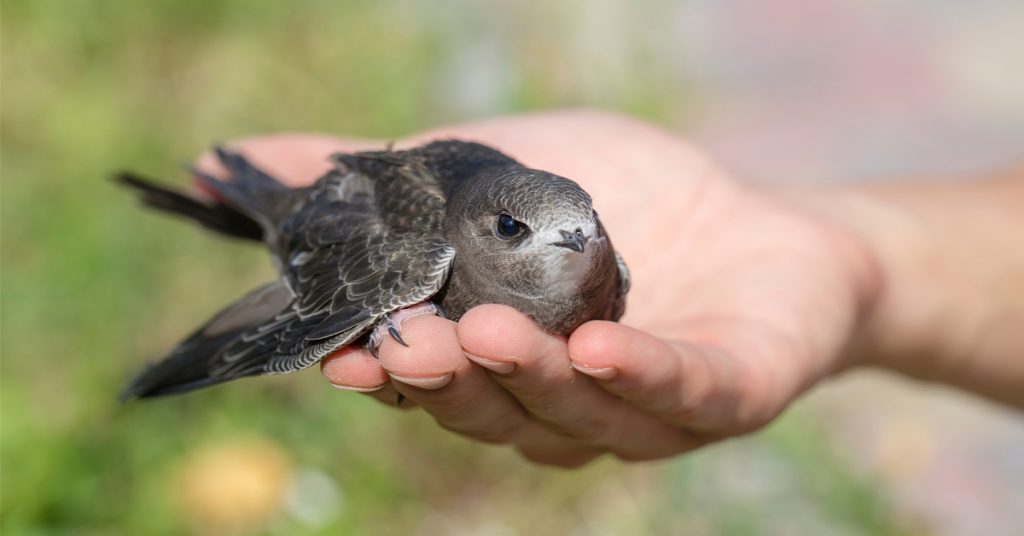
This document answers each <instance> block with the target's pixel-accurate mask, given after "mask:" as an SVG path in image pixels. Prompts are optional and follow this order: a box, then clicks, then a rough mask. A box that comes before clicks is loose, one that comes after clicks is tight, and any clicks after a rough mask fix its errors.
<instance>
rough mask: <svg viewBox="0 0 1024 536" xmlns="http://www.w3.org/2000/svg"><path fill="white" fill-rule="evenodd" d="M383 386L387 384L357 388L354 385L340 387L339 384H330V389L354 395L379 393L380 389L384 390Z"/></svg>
mask: <svg viewBox="0 0 1024 536" xmlns="http://www.w3.org/2000/svg"><path fill="white" fill-rule="evenodd" d="M385 385H387V384H386V383H382V384H380V385H378V386H376V387H358V386H355V385H342V384H340V383H331V387H333V388H335V389H340V390H342V391H353V392H356V393H372V392H374V391H380V390H381V389H383V388H384V386H385Z"/></svg>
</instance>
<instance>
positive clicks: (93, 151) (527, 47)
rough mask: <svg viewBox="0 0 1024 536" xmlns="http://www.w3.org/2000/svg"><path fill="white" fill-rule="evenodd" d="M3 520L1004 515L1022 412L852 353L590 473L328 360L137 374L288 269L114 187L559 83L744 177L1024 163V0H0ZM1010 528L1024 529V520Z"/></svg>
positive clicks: (28, 529)
mask: <svg viewBox="0 0 1024 536" xmlns="http://www.w3.org/2000/svg"><path fill="white" fill-rule="evenodd" d="M0 15H2V19H0V20H2V39H3V43H2V84H3V86H2V160H0V164H2V218H3V219H2V233H3V240H2V245H3V250H2V258H3V268H2V300H3V302H2V334H0V335H2V338H0V344H2V346H0V351H2V367H3V369H2V382H3V385H2V430H0V433H2V470H3V473H2V479H3V480H2V493H3V495H2V513H0V516H2V517H0V522H2V525H0V529H2V531H3V532H4V534H10V535H15V534H68V533H72V534H181V533H187V532H191V533H199V534H250V533H255V534H307V533H308V534H317V533H319V534H346V533H352V534H361V533H404V534H437V533H446V534H495V535H503V534H517V533H534V534H580V535H582V534H695V535H701V534H730V535H732V534H736V535H745V534H756V535H760V534H793V535H802V534H822V535H826V534H839V535H858V534H1012V533H1015V532H1016V531H1019V530H1020V527H1022V526H1024V509H1022V508H1020V505H1022V504H1024V448H1022V446H1024V419H1022V417H1021V415H1020V414H1014V413H1012V412H1010V411H1008V410H1005V409H1001V408H999V407H996V406H993V405H989V404H986V403H983V402H980V401H978V400H975V399H973V398H971V397H969V396H966V395H963V394H960V393H956V392H953V391H950V390H946V389H942V388H939V387H929V386H922V385H917V384H912V383H910V382H907V381H905V380H902V379H899V378H895V377H890V376H886V375H883V374H877V373H869V372H858V373H855V374H851V375H848V376H846V377H844V378H842V379H840V380H838V381H835V382H833V383H831V384H829V385H825V386H822V387H820V388H819V389H817V390H816V391H815V392H814V393H813V394H812V395H811V396H809V397H807V398H805V399H804V400H802V401H801V402H800V403H798V404H797V405H796V406H795V407H794V408H793V409H792V410H791V411H789V412H788V413H787V414H786V415H785V417H784V418H782V419H780V420H779V421H778V422H776V423H775V424H773V425H772V426H770V427H769V428H768V429H766V430H765V431H763V432H761V433H759V434H757V435H755V436H753V437H749V438H744V439H741V440H735V441H729V442H727V443H725V444H721V445H717V446H714V447H711V448H708V449H706V450H705V451H702V452H699V453H695V454H693V455H690V456H687V457H683V458H679V459H674V460H669V461H665V462H658V463H647V464H635V465H626V464H622V463H618V462H616V461H614V460H602V461H599V462H598V463H595V464H592V465H590V466H588V467H586V468H585V469H583V470H579V471H573V472H566V471H560V470H552V469H545V468H540V467H535V466H532V465H529V464H528V463H526V462H524V461H522V460H520V459H519V458H518V457H516V456H515V455H514V454H513V453H511V452H509V451H508V450H507V449H503V448H499V447H490V446H483V445H477V444H472V443H469V442H468V441H464V440H462V439H460V438H457V437H454V436H453V435H451V434H448V433H446V432H444V431H442V430H440V429H438V428H437V427H436V426H435V425H434V423H433V422H432V421H431V419H429V418H428V417H426V416H424V415H423V414H420V413H418V412H404V413H400V412H397V411H394V410H391V409H389V408H385V407H382V406H380V405H378V404H377V403H375V402H372V401H370V400H368V399H365V398H364V397H360V396H356V395H354V394H346V393H339V392H336V391H334V390H332V389H330V388H328V386H327V384H326V382H324V381H323V380H322V379H321V377H320V375H319V374H318V373H317V372H316V370H315V369H314V370H310V371H307V372H304V373H302V374H296V375H291V376H287V377H275V378H269V379H267V378H261V379H255V380H248V381H244V382H239V383H233V384H228V385H225V386H223V387H219V388H216V389H211V390H208V391H202V392H199V393H196V394H194V395H191V396H188V397H184V398H174V399H167V400H160V401H154V402H152V403H146V404H139V405H131V406H128V407H122V406H119V405H118V404H116V403H115V400H114V396H115V394H116V392H117V391H118V390H119V388H120V387H121V386H122V384H123V382H124V381H125V380H126V379H127V378H128V377H129V375H130V374H131V373H133V372H134V370H135V369H136V368H137V367H138V366H139V365H140V364H141V363H142V362H143V361H145V360H147V359H150V358H154V357H157V356H159V355H161V354H162V352H164V351H166V350H167V349H168V348H170V347H171V346H172V345H173V344H174V343H175V342H176V341H177V340H178V339H179V338H180V337H181V336H182V335H184V334H186V333H187V332H188V331H189V330H190V329H191V328H193V327H194V326H195V325H197V324H198V322H200V321H201V320H202V319H205V318H206V317H207V316H208V315H209V314H211V313H212V312H214V311H215V310H216V309H218V308H219V307H220V306H221V305H223V304H224V303H226V302H228V301H229V300H231V299H233V298H235V297H236V296H238V295H240V294H241V293H243V292H244V291H246V290H248V289H249V288H251V287H253V286H255V285H256V284H257V283H259V282H261V281H263V280H265V279H268V278H269V277H270V276H271V267H270V264H269V263H268V262H267V259H266V257H265V255H264V253H263V252H262V251H260V250H259V249H258V248H252V247H247V246H244V245H240V244H237V243H233V242H226V241H222V240H218V239H216V238H214V237H212V236H209V235H207V234H204V233H203V232H201V231H199V230H198V229H197V228H194V227H192V226H189V225H184V224H181V223H179V222H177V221H173V220H171V219H168V218H163V217H157V216H154V215H151V214H145V213H143V212H142V211H141V210H140V209H139V208H138V207H137V206H136V204H135V203H134V202H133V200H132V199H130V197H129V196H128V195H127V194H126V193H125V192H123V191H118V190H117V189H115V188H114V187H113V186H112V185H111V183H110V181H108V180H107V178H108V177H109V175H110V174H111V172H113V171H115V170H118V169H122V168H129V169H134V170H139V171H142V172H145V173H148V174H152V175H157V176H164V177H168V178H171V179H174V180H178V181H180V182H181V183H182V184H183V183H185V181H186V180H187V179H186V177H185V176H184V173H183V172H181V171H180V170H179V168H178V164H179V163H181V162H184V161H188V160H189V159H191V158H192V157H193V155H196V154H197V153H199V152H200V151H202V150H204V149H205V148H207V147H208V146H209V145H210V144H212V143H214V142H217V141H220V140H226V139H231V138H233V137H237V136H244V135H248V134H252V133H260V132H271V131H321V132H327V133H336V134H344V135H352V136H366V137H378V138H382V139H387V138H394V137H398V136H401V135H403V134H406V133H409V132H412V131H415V130H417V129H423V128H428V127H432V126H436V125H438V124H442V123H450V122H458V121H464V120H471V119H473V118H479V117H485V116H490V115H494V114H507V113H515V112H520V111H527V110H539V109H549V108H557V107H569V106H589V107H599V108H604V109H608V110H617V111H620V112H623V113H627V114H632V115H635V116H639V117H641V118H645V119H647V120H649V121H652V122H654V123H657V124H660V125H663V126H664V127H666V128H668V129H671V130H673V131H675V132H678V133H679V134H680V135H682V136H685V137H688V138H691V139H694V140H696V141H697V142H698V143H700V144H701V145H703V146H704V147H706V148H707V149H708V150H709V151H711V152H712V153H713V154H715V155H716V156H717V157H718V158H719V159H720V160H721V161H722V162H723V164H724V165H725V166H726V167H727V168H729V169H730V170H732V171H733V172H734V173H735V174H737V175H738V176H740V177H741V178H744V179H746V180H757V181H772V180H783V179H784V180H793V179H798V180H804V181H839V180H870V179H880V178H881V179H884V178H890V177H897V176H900V177H911V178H913V177H927V176H933V175H956V174H965V175H969V174H971V173H978V172H983V171H988V170H992V169H997V168H999V167H1000V166H1005V165H1009V164H1012V163H1017V162H1020V161H1021V160H1024V68H1022V67H1024V64H1022V61H1024V38H1022V35H1024V4H1022V3H1021V2H1019V1H1016V0H973V1H966V0H959V1H954V0H889V1H884V2H883V1H880V0H873V1H866V0H743V1H732V2H715V1H713V0H689V1H683V2H669V1H665V0H645V1H634V2H616V1H612V0H589V1H584V0H573V1H566V2H558V3H554V2H531V3H526V2H516V1H511V0H505V1H497V2H488V3H485V2H471V1H468V0H467V1H448V2H431V3H426V2H413V1H411V0H408V1H395V2H374V1H350V2H329V1H322V0H319V1H318V0H296V1H292V2H270V1H253V0H246V1H243V0H155V1H150V2H126V1H125V2H111V1H85V0H67V1H62V2H45V1H33V0H5V1H3V3H2V13H0ZM1018 533H1019V532H1018Z"/></svg>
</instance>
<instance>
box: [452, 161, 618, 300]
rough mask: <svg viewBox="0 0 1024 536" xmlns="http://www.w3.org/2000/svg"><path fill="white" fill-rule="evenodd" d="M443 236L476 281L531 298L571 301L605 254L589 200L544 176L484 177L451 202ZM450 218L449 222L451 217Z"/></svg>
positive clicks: (522, 172)
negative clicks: (446, 233) (564, 297)
mask: <svg viewBox="0 0 1024 536" xmlns="http://www.w3.org/2000/svg"><path fill="white" fill-rule="evenodd" d="M450 202H451V203H453V206H452V207H450V209H449V212H448V213H449V220H448V222H447V225H448V230H449V232H450V234H451V235H453V236H452V238H453V242H455V246H456V251H457V252H458V253H457V255H458V256H463V258H464V259H465V258H467V257H471V258H472V259H473V263H472V265H473V268H474V269H476V270H480V271H481V273H478V274H477V275H478V276H481V275H482V276H486V277H487V278H489V279H491V280H492V281H494V282H495V283H498V284H499V285H501V286H502V287H505V288H507V289H510V290H511V291H513V292H518V293H521V294H524V295H528V296H536V297H538V298H542V297H553V298H557V297H558V295H559V294H570V295H571V294H575V293H576V292H577V290H578V289H579V287H580V284H581V283H582V282H583V281H584V280H586V278H587V276H588V275H589V274H590V272H591V271H592V270H593V269H594V268H595V264H596V263H595V259H596V258H598V257H599V256H601V255H606V254H608V249H609V245H608V239H607V237H606V236H605V234H604V232H603V229H602V228H601V225H600V223H599V221H598V219H597V214H596V213H595V212H594V208H593V202H592V201H591V198H590V195H589V194H587V193H586V192H585V191H583V189H582V188H580V186H579V185H578V184H576V183H575V182H573V181H571V180H569V179H566V178H564V177H559V176H557V175H553V174H551V173H547V172H544V171H537V170H531V169H521V168H520V169H516V170H511V171H504V172H497V173H495V174H493V175H491V176H484V177H480V178H478V180H476V181H473V183H472V184H470V185H467V188H466V189H465V190H464V191H463V192H460V194H459V195H457V196H455V198H453V199H452V200H450ZM453 215H454V217H453Z"/></svg>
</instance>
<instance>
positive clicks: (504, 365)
mask: <svg viewBox="0 0 1024 536" xmlns="http://www.w3.org/2000/svg"><path fill="white" fill-rule="evenodd" d="M466 359H468V360H470V361H472V362H474V363H476V364H477V365H480V366H481V367H483V368H485V369H487V370H491V371H494V372H497V373H498V374H511V373H512V371H514V370H515V369H516V364H515V363H512V362H511V361H495V360H493V359H484V358H482V357H480V356H475V355H473V354H466Z"/></svg>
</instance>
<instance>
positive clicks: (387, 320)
mask: <svg viewBox="0 0 1024 536" xmlns="http://www.w3.org/2000/svg"><path fill="white" fill-rule="evenodd" d="M423 315H437V316H441V317H443V316H444V311H443V310H441V307H440V306H439V305H436V304H434V303H431V302H428V301H427V302H421V303H417V304H416V305H413V306H411V307H406V308H404V309H399V310H397V311H395V312H393V313H391V314H389V315H387V316H385V317H384V320H383V321H381V322H380V323H378V324H377V326H376V327H375V328H373V333H370V341H369V342H368V343H367V344H366V349H367V350H369V351H370V354H371V355H373V357H377V354H378V352H379V351H380V345H381V343H383V342H384V337H385V336H386V335H389V336H391V338H392V339H394V340H395V342H397V343H398V344H401V345H402V346H405V347H407V348H408V347H409V345H408V344H407V343H406V342H405V341H404V340H402V323H403V322H405V321H407V320H409V319H411V318H416V317H417V316H423Z"/></svg>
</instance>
